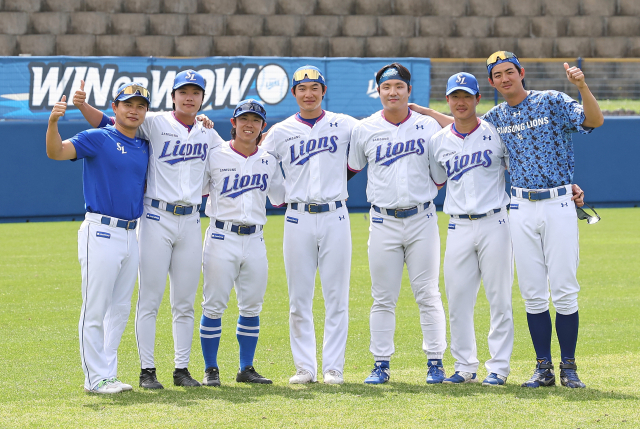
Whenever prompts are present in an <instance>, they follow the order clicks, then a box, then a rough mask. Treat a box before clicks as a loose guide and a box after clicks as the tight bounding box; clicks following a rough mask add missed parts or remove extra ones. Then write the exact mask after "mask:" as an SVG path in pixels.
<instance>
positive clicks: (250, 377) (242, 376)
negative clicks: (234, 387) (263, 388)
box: [236, 365, 273, 384]
mask: <svg viewBox="0 0 640 429" xmlns="http://www.w3.org/2000/svg"><path fill="white" fill-rule="evenodd" d="M236 381H237V382H238V383H258V384H272V383H273V381H271V380H269V379H268V378H264V377H263V376H261V375H260V374H258V373H257V372H256V370H255V368H254V367H252V366H251V365H249V366H247V367H245V368H244V369H243V370H242V371H238V375H236Z"/></svg>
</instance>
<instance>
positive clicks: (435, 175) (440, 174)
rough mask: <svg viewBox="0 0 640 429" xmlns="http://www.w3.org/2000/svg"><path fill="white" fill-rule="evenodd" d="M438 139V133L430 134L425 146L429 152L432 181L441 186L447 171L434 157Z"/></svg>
mask: <svg viewBox="0 0 640 429" xmlns="http://www.w3.org/2000/svg"><path fill="white" fill-rule="evenodd" d="M439 139H440V137H439V136H438V135H434V136H432V137H431V138H430V139H429V142H428V143H427V148H428V154H429V173H430V174H431V178H432V179H433V182H434V183H435V184H436V185H438V186H442V185H444V184H445V182H446V181H447V172H446V170H445V169H444V167H443V166H442V164H440V163H439V162H438V160H437V159H436V149H437V148H438V145H439Z"/></svg>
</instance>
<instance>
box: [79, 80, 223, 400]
mask: <svg viewBox="0 0 640 429" xmlns="http://www.w3.org/2000/svg"><path fill="white" fill-rule="evenodd" d="M204 89H205V81H204V78H203V77H202V75H201V74H199V73H198V72H196V71H194V70H185V71H182V72H180V73H178V74H177V75H176V77H175V80H174V84H173V91H172V93H171V96H172V99H173V104H174V110H173V111H172V112H157V113H150V114H148V115H147V117H146V119H145V121H144V122H143V123H142V125H141V126H140V132H141V134H142V135H143V136H145V137H146V138H148V139H149V141H150V151H151V152H150V159H149V172H148V175H147V188H146V192H145V198H144V215H143V217H142V219H141V222H140V231H139V239H140V271H139V290H138V303H137V309H136V340H137V344H138V353H139V355H140V364H141V371H140V386H141V387H144V388H148V389H162V388H163V386H162V384H161V383H160V382H159V381H158V379H157V377H156V369H155V362H154V356H153V355H154V344H155V329H156V317H157V314H158V309H159V307H160V303H161V301H162V297H163V295H164V290H165V285H166V280H167V274H168V275H169V280H170V300H171V313H172V315H173V338H174V349H175V370H174V372H173V383H174V385H176V386H184V387H196V386H200V383H199V382H198V381H197V380H195V379H193V378H192V377H191V374H190V373H189V370H188V369H187V366H188V365H189V356H190V353H191V342H192V339H193V324H194V301H195V294H196V290H197V288H198V282H199V280H200V270H201V263H202V230H201V228H200V213H199V209H200V205H201V204H202V180H203V177H204V171H205V166H206V161H207V157H208V154H209V152H210V151H211V150H212V149H213V148H215V147H216V146H218V145H220V144H222V143H223V140H222V139H221V138H220V136H219V135H218V133H217V132H216V131H214V130H212V129H206V128H205V127H203V126H202V124H200V123H199V122H197V121H195V118H196V115H197V112H198V111H199V110H200V108H201V106H202V102H203V99H204ZM76 94H77V100H76V99H75V97H74V104H75V105H76V106H77V107H78V108H79V109H80V111H82V113H83V115H84V116H85V118H86V119H87V120H88V121H89V123H90V124H91V125H93V126H105V125H106V124H108V123H109V122H110V121H111V118H109V117H107V116H106V115H103V114H102V113H101V112H100V111H99V110H96V109H94V108H93V107H91V106H89V105H88V104H86V103H85V102H84V93H82V92H81V93H76Z"/></svg>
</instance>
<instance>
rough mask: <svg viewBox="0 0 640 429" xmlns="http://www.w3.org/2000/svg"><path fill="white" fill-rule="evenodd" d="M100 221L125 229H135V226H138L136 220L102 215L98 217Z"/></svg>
mask: <svg viewBox="0 0 640 429" xmlns="http://www.w3.org/2000/svg"><path fill="white" fill-rule="evenodd" d="M112 222H113V224H112ZM100 223H101V224H103V225H109V226H115V227H116V228H124V229H126V230H129V229H136V226H138V221H137V220H123V219H118V218H115V217H113V218H112V217H109V216H102V217H101V218H100Z"/></svg>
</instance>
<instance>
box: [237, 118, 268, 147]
mask: <svg viewBox="0 0 640 429" xmlns="http://www.w3.org/2000/svg"><path fill="white" fill-rule="evenodd" d="M231 124H232V125H234V128H235V129H236V140H241V141H243V142H247V143H250V142H253V141H255V139H257V138H258V135H260V131H262V130H263V129H264V127H265V126H266V125H267V123H266V122H264V121H263V120H262V118H261V117H260V116H259V115H256V114H255V113H243V114H242V115H240V116H238V117H237V118H235V123H234V120H233V119H232V120H231Z"/></svg>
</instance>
